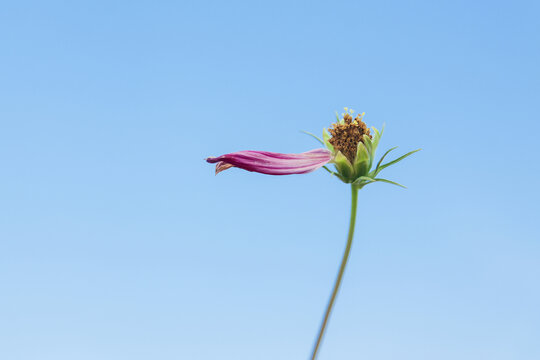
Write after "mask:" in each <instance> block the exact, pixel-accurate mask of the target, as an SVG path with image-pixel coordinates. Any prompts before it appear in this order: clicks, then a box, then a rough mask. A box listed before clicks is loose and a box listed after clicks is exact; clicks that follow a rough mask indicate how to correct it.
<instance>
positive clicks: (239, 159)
mask: <svg viewBox="0 0 540 360" xmlns="http://www.w3.org/2000/svg"><path fill="white" fill-rule="evenodd" d="M330 160H332V153H331V152H330V151H328V150H326V149H315V150H311V151H307V152H304V153H301V154H280V153H273V152H268V151H251V150H246V151H238V152H234V153H230V154H225V155H221V156H218V157H209V158H208V159H206V161H207V162H209V163H217V164H216V174H218V173H219V172H221V171H223V170H227V169H229V168H231V167H233V166H235V167H239V168H241V169H244V170H247V171H255V172H258V173H262V174H268V175H291V174H305V173H308V172H312V171H314V170H317V169H318V168H320V167H321V166H323V165H325V164H326V163H328V162H329V161H330Z"/></svg>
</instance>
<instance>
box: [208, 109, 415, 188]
mask: <svg viewBox="0 0 540 360" xmlns="http://www.w3.org/2000/svg"><path fill="white" fill-rule="evenodd" d="M353 114H354V110H352V109H349V108H345V113H343V114H342V118H340V117H339V116H337V114H336V118H337V121H336V123H334V124H332V127H331V128H330V129H328V130H327V129H324V130H323V139H322V140H321V139H320V138H318V137H317V136H315V135H313V134H310V133H307V134H309V135H311V136H313V137H314V138H316V139H317V140H318V141H319V142H320V143H321V144H323V145H324V146H325V147H326V149H315V150H311V151H307V152H304V153H300V154H281V153H274V152H268V151H252V150H246V151H238V152H234V153H230V154H225V155H221V156H218V157H209V158H207V159H206V161H207V162H209V163H215V164H216V174H218V173H220V172H221V171H224V170H227V169H230V168H231V167H237V168H240V169H244V170H247V171H254V172H258V173H262V174H268V175H291V174H305V173H309V172H312V171H314V170H317V169H319V168H320V167H324V168H325V169H326V170H328V171H329V172H330V173H331V174H333V175H335V176H337V177H338V178H339V179H341V180H342V181H343V182H345V183H351V184H353V185H355V186H357V187H358V188H362V187H364V186H365V185H367V184H370V183H373V182H377V181H382V182H387V183H391V184H394V185H398V186H402V187H403V185H400V184H397V183H395V182H393V181H390V180H387V179H381V178H378V177H377V175H378V174H379V173H380V172H381V170H383V169H385V168H387V167H388V166H390V165H393V164H395V163H397V162H398V161H401V160H403V159H404V158H406V157H407V156H409V155H411V154H413V153H415V152H416V151H418V150H414V151H411V152H409V153H407V154H405V155H403V156H401V157H399V158H397V159H396V160H393V161H390V162H388V163H386V164H382V161H383V160H384V158H385V157H386V155H388V153H389V152H390V151H392V150H394V149H396V148H392V149H390V150H388V151H387V152H386V153H385V154H384V155H383V156H382V157H381V159H380V160H379V162H378V163H377V166H376V167H375V169H373V170H371V168H372V166H373V164H374V159H375V151H376V150H377V146H378V145H379V141H380V139H381V136H382V133H383V130H384V128H383V130H381V131H380V132H379V130H377V129H376V128H375V127H372V128H371V130H370V129H369V128H368V127H367V125H366V123H365V122H364V121H363V118H364V115H365V113H362V114H359V115H356V117H354V118H353ZM371 131H373V135H372V133H371ZM327 163H333V164H334V165H335V167H336V172H333V171H330V170H329V169H328V168H327V167H326V166H324V165H326V164H327ZM381 164H382V165H381Z"/></svg>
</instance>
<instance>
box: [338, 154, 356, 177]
mask: <svg viewBox="0 0 540 360" xmlns="http://www.w3.org/2000/svg"><path fill="white" fill-rule="evenodd" d="M333 163H334V165H336V169H337V172H338V174H339V175H341V176H342V177H343V179H345V180H344V181H345V182H346V183H350V182H351V181H352V178H353V175H354V168H353V166H352V165H351V163H350V161H349V159H347V158H346V157H345V155H343V154H342V153H341V151H338V152H337V154H336V155H335V157H334V160H333Z"/></svg>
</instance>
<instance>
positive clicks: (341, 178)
mask: <svg viewBox="0 0 540 360" xmlns="http://www.w3.org/2000/svg"><path fill="white" fill-rule="evenodd" d="M323 169H324V170H326V171H328V172H329V173H330V174H331V175H332V176H336V177H337V178H339V180H341V181H343V182H344V183H346V181H345V179H344V178H343V177H342V176H341V175H339V174H338V173H337V172H335V171H332V170H330V169H329V168H327V167H326V166H323Z"/></svg>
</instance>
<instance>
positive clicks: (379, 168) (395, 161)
mask: <svg viewBox="0 0 540 360" xmlns="http://www.w3.org/2000/svg"><path fill="white" fill-rule="evenodd" d="M420 150H422V149H416V150H413V151H411V152H408V153H406V154H405V155H403V156H400V157H398V158H397V159H395V160H392V161H390V162H389V163H386V164H384V165H381V166H378V171H377V172H376V173H375V175H377V174H378V173H379V172H381V170H383V169H385V168H387V167H389V166H390V165H394V164H395V163H398V162H400V161H401V160H403V159H405V158H406V157H408V156H411V155H412V154H414V153H415V152H417V151H420ZM381 160H382V159H381Z"/></svg>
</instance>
